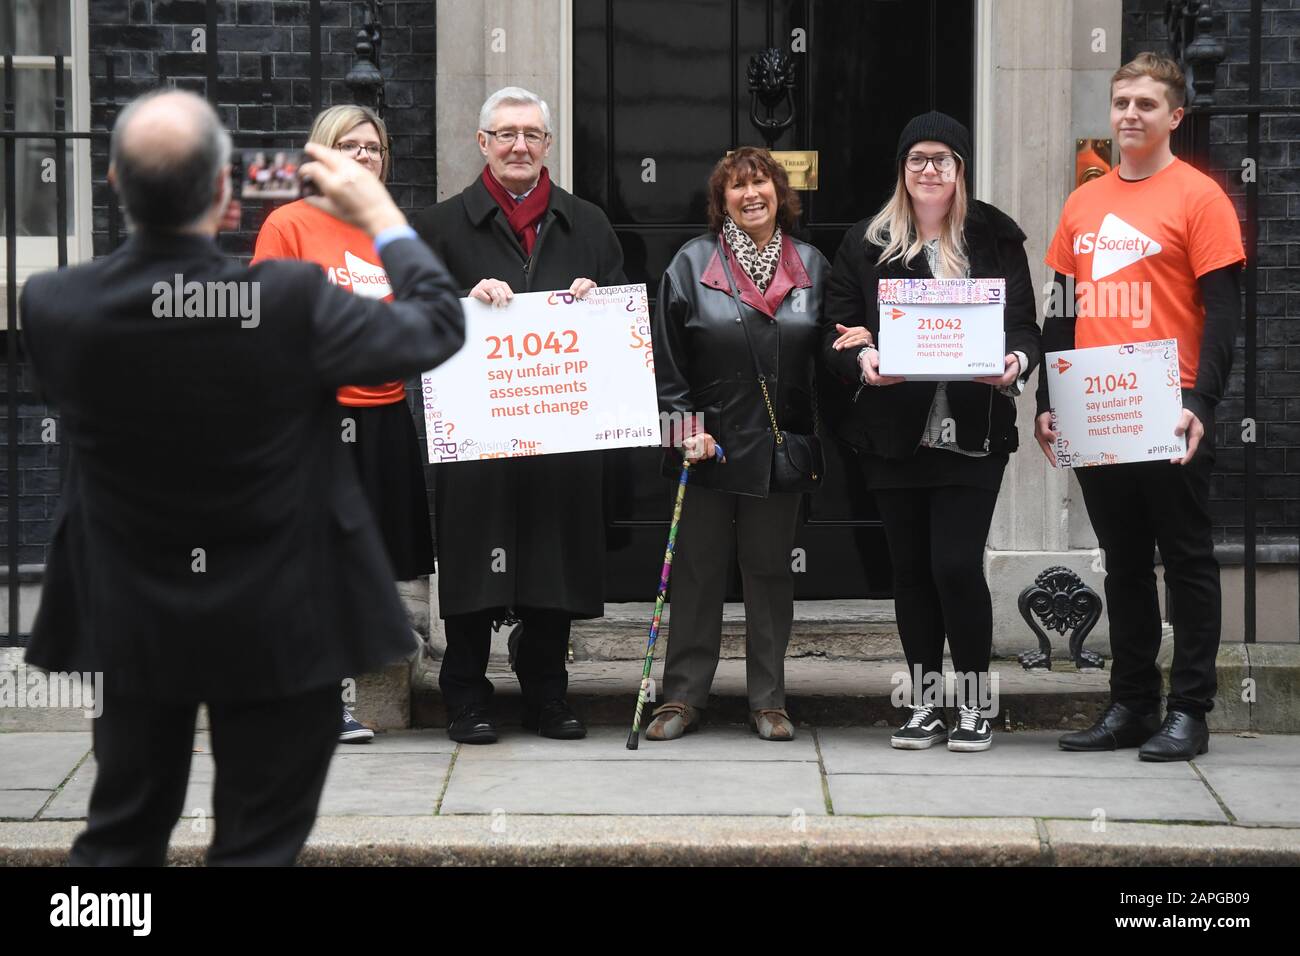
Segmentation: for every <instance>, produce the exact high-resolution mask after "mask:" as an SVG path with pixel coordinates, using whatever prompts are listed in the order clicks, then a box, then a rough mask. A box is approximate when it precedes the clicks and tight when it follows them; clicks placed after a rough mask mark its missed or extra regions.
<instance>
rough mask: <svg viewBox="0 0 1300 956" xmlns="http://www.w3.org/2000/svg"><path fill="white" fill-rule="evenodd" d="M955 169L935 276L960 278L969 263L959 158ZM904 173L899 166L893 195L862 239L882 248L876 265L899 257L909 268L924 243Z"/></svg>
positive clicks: (940, 235) (964, 202)
mask: <svg viewBox="0 0 1300 956" xmlns="http://www.w3.org/2000/svg"><path fill="white" fill-rule="evenodd" d="M954 172H955V175H956V179H957V190H956V192H955V193H953V197H952V205H951V206H950V207H949V208H948V215H947V217H946V218H945V219H944V222H943V228H942V229H941V230H940V231H939V265H940V266H941V267H942V268H941V269H940V270H939V271H941V272H942V273H943V275H942V276H935V278H936V279H943V278H949V279H955V278H959V277H961V276H963V275H965V274H966V269H967V268H968V266H969V265H970V260H969V259H968V258H967V256H966V177H965V176H964V175H963V164H962V161H961V158H960V157H958V159H957V168H956V170H955V171H954ZM906 176H907V174H906V172H905V171H904V169H903V167H902V166H901V165H900V166H899V167H898V182H897V183H896V184H895V186H894V194H893V195H892V196H890V197H889V201H888V202H886V203H885V204H884V205H883V206H881V207H880V212H878V213H876V214H875V216H873V217H872V219H871V222H870V223H868V225H867V234H866V237H865V241H866V242H868V243H870V244H871V245H873V246H879V247H880V248H881V250H883V251H882V252H881V253H880V258H878V259H877V260H876V265H881V264H882V263H884V262H894V261H897V260H899V259H902V260H903V265H905V266H908V267H909V268H910V267H911V265H912V260H913V259H915V258H916V254H917V253H918V252H920V251H921V250H922V247H923V245H924V243H922V242H921V236H920V232H919V231H918V230H917V228H916V215H915V212H914V211H913V209H912V197H911V196H910V195H909V194H908V192H907V179H906Z"/></svg>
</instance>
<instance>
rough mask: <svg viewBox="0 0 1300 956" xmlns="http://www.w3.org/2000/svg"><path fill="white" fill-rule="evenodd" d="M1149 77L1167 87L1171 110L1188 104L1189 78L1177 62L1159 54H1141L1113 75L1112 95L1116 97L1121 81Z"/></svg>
mask: <svg viewBox="0 0 1300 956" xmlns="http://www.w3.org/2000/svg"><path fill="white" fill-rule="evenodd" d="M1143 76H1148V77H1150V78H1151V79H1153V80H1155V81H1156V82H1157V83H1163V84H1164V85H1165V99H1166V100H1168V102H1169V108H1170V109H1171V110H1176V109H1178V108H1179V107H1180V106H1182V105H1183V104H1185V103H1186V102H1187V77H1186V76H1185V75H1184V74H1183V69H1182V67H1180V66H1179V65H1178V63H1177V61H1175V60H1172V59H1170V58H1169V57H1167V56H1161V55H1160V54H1159V53H1139V54H1138V55H1137V56H1135V57H1133V59H1131V60H1129V61H1128V62H1127V63H1125V64H1124V65H1123V66H1121V67H1120V68H1119V69H1118V70H1116V71H1115V72H1114V74H1112V75H1111V78H1110V93H1111V96H1114V95H1115V84H1116V83H1118V82H1120V81H1121V80H1136V79H1138V78H1139V77H1143Z"/></svg>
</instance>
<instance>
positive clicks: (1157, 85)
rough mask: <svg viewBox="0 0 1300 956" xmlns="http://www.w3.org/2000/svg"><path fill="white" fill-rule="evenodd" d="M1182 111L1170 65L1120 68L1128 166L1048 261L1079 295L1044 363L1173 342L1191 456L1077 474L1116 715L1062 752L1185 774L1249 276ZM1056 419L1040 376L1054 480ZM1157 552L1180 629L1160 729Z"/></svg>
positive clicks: (1205, 708) (1205, 682)
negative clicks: (1098, 560) (1070, 354)
mask: <svg viewBox="0 0 1300 956" xmlns="http://www.w3.org/2000/svg"><path fill="white" fill-rule="evenodd" d="M1185 97H1186V81H1185V79H1184V76H1183V73H1182V70H1181V69H1179V67H1178V65H1177V64H1176V63H1175V62H1174V61H1172V60H1170V59H1168V58H1167V57H1163V56H1157V55H1155V54H1151V53H1143V54H1141V55H1140V56H1138V57H1137V58H1135V59H1134V60H1133V61H1132V62H1131V63H1127V64H1125V65H1124V66H1122V67H1120V69H1119V70H1118V71H1117V72H1116V73H1115V75H1114V76H1113V77H1112V78H1111V105H1110V121H1111V126H1112V128H1113V132H1114V135H1115V141H1116V142H1117V143H1118V144H1119V150H1120V162H1119V166H1118V167H1116V168H1115V169H1113V170H1111V171H1110V172H1109V173H1108V174H1107V175H1105V176H1102V177H1100V178H1098V179H1095V180H1092V181H1091V182H1088V183H1085V184H1084V185H1083V186H1081V187H1079V188H1078V189H1077V190H1075V191H1074V192H1073V193H1072V194H1071V195H1070V198H1069V199H1068V200H1067V201H1066V204H1065V209H1064V210H1063V211H1062V213H1061V221H1060V225H1059V226H1058V228H1057V232H1056V237H1055V238H1054V239H1053V241H1052V244H1051V247H1050V249H1049V250H1048V254H1047V264H1048V265H1049V266H1051V267H1052V268H1053V269H1054V270H1055V272H1056V276H1055V289H1056V290H1060V289H1068V288H1070V286H1069V285H1068V283H1067V279H1072V280H1073V284H1074V295H1070V294H1066V295H1064V296H1059V297H1058V296H1056V295H1054V296H1053V297H1052V298H1053V300H1057V299H1059V300H1060V301H1062V302H1063V303H1064V309H1063V310H1056V313H1058V314H1054V313H1053V311H1052V310H1051V309H1049V310H1048V315H1047V319H1046V322H1045V323H1044V326H1043V350H1044V351H1045V352H1049V351H1058V350H1064V349H1073V348H1089V347H1093V346H1102V345H1121V344H1127V343H1132V342H1143V341H1155V340H1160V339H1177V340H1178V362H1179V366H1180V378H1181V386H1182V396H1183V411H1182V416H1181V419H1180V421H1179V423H1178V426H1177V429H1176V431H1175V435H1177V436H1179V437H1182V436H1183V435H1186V437H1187V453H1186V454H1185V455H1183V456H1181V457H1178V458H1174V459H1172V460H1170V461H1167V462H1166V461H1151V462H1141V463H1130V464H1118V465H1105V466H1101V467H1095V468H1080V469H1078V470H1076V471H1075V475H1076V477H1077V478H1078V479H1079V486H1080V488H1082V490H1083V499H1084V503H1085V505H1086V506H1087V509H1088V517H1089V518H1090V519H1091V521H1092V526H1093V529H1094V530H1095V531H1096V533H1097V540H1098V542H1099V543H1100V545H1101V547H1102V549H1103V550H1104V551H1105V554H1106V604H1107V612H1108V614H1109V617H1110V640H1111V652H1112V655H1113V663H1112V669H1111V678H1110V686H1111V703H1110V707H1109V708H1108V709H1107V711H1106V713H1105V714H1104V715H1103V716H1102V717H1101V719H1100V720H1098V721H1097V723H1096V724H1094V725H1093V726H1092V727H1091V728H1089V729H1088V730H1085V731H1081V732H1078V733H1071V734H1066V735H1065V736H1063V737H1062V738H1061V740H1060V745H1061V747H1062V749H1064V750H1083V751H1094V750H1115V749H1118V748H1121V747H1140V750H1139V756H1140V757H1141V758H1142V759H1143V760H1189V759H1191V758H1192V757H1195V756H1196V755H1197V754H1201V753H1205V751H1206V750H1207V749H1208V747H1209V731H1208V728H1207V725H1206V721H1205V715H1206V713H1208V712H1209V710H1210V709H1211V708H1212V707H1213V706H1214V694H1215V690H1216V679H1215V678H1216V675H1215V658H1216V656H1217V654H1218V650H1219V636H1220V626H1221V617H1222V614H1221V596H1220V588H1219V565H1218V562H1217V561H1216V560H1215V557H1214V540H1213V536H1212V529H1211V519H1210V512H1209V493H1210V473H1211V470H1212V468H1213V465H1214V408H1215V405H1216V404H1218V402H1219V399H1220V398H1222V396H1223V392H1224V388H1225V386H1226V383H1227V379H1228V371H1229V369H1230V368H1231V366H1232V350H1233V342H1234V339H1235V337H1236V333H1237V324H1238V322H1239V320H1240V313H1241V303H1240V292H1239V285H1238V276H1239V272H1240V267H1241V264H1242V263H1243V262H1244V261H1245V253H1244V251H1243V249H1242V244H1241V228H1240V226H1239V225H1238V222H1237V214H1236V211H1235V210H1234V209H1233V206H1232V202H1231V200H1229V199H1228V197H1227V196H1226V195H1225V194H1224V192H1223V190H1222V189H1220V188H1219V186H1218V185H1217V184H1216V183H1215V182H1214V181H1213V180H1211V179H1210V178H1209V177H1208V176H1206V175H1204V174H1203V173H1201V172H1199V171H1197V170H1196V169H1194V168H1192V167H1191V166H1189V165H1188V164H1187V163H1184V162H1183V161H1182V160H1180V159H1178V158H1177V157H1175V156H1174V154H1173V152H1172V151H1171V149H1170V147H1169V137H1170V134H1171V133H1172V132H1173V131H1174V130H1175V129H1177V127H1178V124H1179V123H1180V122H1181V121H1182V118H1183V102H1184V100H1185ZM1116 282H1122V283H1127V284H1128V285H1129V287H1130V288H1132V287H1134V286H1139V287H1142V288H1145V289H1146V290H1147V292H1146V294H1145V295H1143V296H1139V297H1137V298H1139V299H1141V300H1143V301H1145V303H1146V306H1145V308H1144V309H1141V310H1140V314H1139V313H1138V312H1135V311H1133V310H1131V309H1127V310H1126V309H1122V308H1119V309H1115V312H1116V314H1110V313H1109V312H1108V311H1107V310H1108V308H1111V305H1110V303H1111V302H1113V301H1115V298H1116V297H1112V296H1108V295H1106V294H1104V292H1103V291H1101V290H1102V289H1103V288H1104V287H1106V286H1107V285H1108V284H1109V283H1116ZM1128 301H1130V302H1131V301H1133V299H1132V298H1130V299H1129V300H1128ZM1085 302H1088V303H1091V305H1090V306H1088V307H1086V308H1085V306H1084V303H1085ZM1076 306H1077V308H1076ZM1062 311H1063V312H1064V314H1059V313H1060V312H1062ZM1050 404H1051V403H1050V401H1049V399H1048V392H1047V374H1046V368H1044V371H1043V372H1042V373H1041V374H1040V376H1039V382H1038V413H1039V414H1038V418H1037V420H1036V422H1035V435H1036V437H1037V439H1038V443H1039V445H1040V446H1041V447H1042V449H1043V452H1044V454H1046V455H1047V457H1048V460H1050V461H1051V462H1052V463H1053V465H1055V464H1056V456H1055V455H1054V454H1053V444H1054V442H1055V441H1056V434H1055V433H1054V432H1053V431H1052V428H1051V415H1050V413H1049V412H1048V408H1049V406H1050ZM1157 546H1158V547H1159V548H1160V558H1161V562H1162V564H1163V565H1164V572H1165V583H1166V584H1167V585H1168V587H1169V594H1170V604H1171V609H1170V621H1171V623H1172V624H1173V628H1174V659H1173V667H1172V671H1171V673H1170V691H1169V697H1168V701H1167V714H1166V716H1165V719H1164V722H1163V723H1161V721H1160V715H1159V709H1160V690H1161V677H1160V668H1159V667H1158V666H1157V664H1156V656H1157V654H1158V652H1159V650H1160V631H1161V627H1160V606H1159V603H1158V600H1157V595H1156V578H1155V571H1154V561H1153V555H1154V551H1155V548H1156V547H1157Z"/></svg>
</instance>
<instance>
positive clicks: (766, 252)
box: [722, 216, 781, 292]
mask: <svg viewBox="0 0 1300 956" xmlns="http://www.w3.org/2000/svg"><path fill="white" fill-rule="evenodd" d="M722 235H723V238H725V239H726V240H727V245H728V246H730V247H731V252H732V255H734V256H735V257H736V261H737V262H739V263H740V267H741V268H742V269H744V270H745V275H747V276H749V278H750V280H751V281H752V282H753V283H754V285H756V286H758V291H759V292H766V291H767V287H768V286H769V285H771V284H772V277H773V276H774V275H776V266H777V263H778V262H780V261H781V227H780V226H777V227H776V230H775V231H774V232H773V233H772V238H771V239H769V240H768V243H767V245H766V246H764V247H763V250H762V251H761V252H760V251H759V248H758V246H757V245H756V244H755V242H754V240H753V239H751V238H749V234H748V233H747V232H745V230H743V229H741V228H740V227H739V226H737V225H736V224H735V222H734V221H732V218H731V217H730V216H727V217H725V218H724V219H723V220H722Z"/></svg>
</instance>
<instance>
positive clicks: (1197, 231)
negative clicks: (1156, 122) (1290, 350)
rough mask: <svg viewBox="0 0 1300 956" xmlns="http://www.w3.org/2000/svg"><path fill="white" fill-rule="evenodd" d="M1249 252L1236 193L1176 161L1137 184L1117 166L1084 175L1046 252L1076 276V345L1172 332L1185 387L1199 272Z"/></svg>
mask: <svg viewBox="0 0 1300 956" xmlns="http://www.w3.org/2000/svg"><path fill="white" fill-rule="evenodd" d="M1245 258H1246V254H1245V251H1244V249H1243V248H1242V244H1241V226H1240V225H1239V224H1238V222H1237V212H1236V210H1235V209H1234V208H1233V206H1232V201H1231V200H1230V199H1229V198H1228V197H1227V195H1226V194H1225V193H1224V192H1223V190H1222V189H1220V188H1219V186H1218V184H1216V183H1215V182H1214V180H1212V179H1210V178H1209V177H1208V176H1206V175H1205V174H1204V173H1202V172H1200V171H1198V170H1196V169H1193V168H1192V167H1191V166H1189V165H1187V163H1185V162H1183V161H1182V160H1181V159H1175V160H1174V161H1173V162H1172V163H1170V164H1169V165H1168V166H1166V167H1165V168H1164V169H1162V170H1160V172H1158V173H1156V174H1155V175H1154V176H1151V177H1149V178H1148V179H1144V180H1141V181H1139V182H1126V181H1124V180H1123V179H1120V177H1119V169H1118V167H1116V168H1115V169H1112V170H1111V171H1110V172H1109V173H1107V174H1106V175H1105V176H1101V177H1099V178H1097V179H1094V180H1092V181H1091V182H1087V183H1084V184H1083V185H1082V186H1080V187H1079V188H1078V189H1076V190H1075V191H1074V192H1073V193H1071V194H1070V198H1069V199H1067V200H1066V203H1065V208H1064V209H1063V210H1062V211H1061V222H1060V225H1059V226H1058V227H1057V229H1056V236H1055V238H1053V240H1052V244H1051V247H1050V248H1049V249H1048V251H1047V264H1048V265H1049V266H1050V267H1051V268H1052V269H1054V270H1056V271H1057V272H1060V273H1061V274H1063V275H1066V276H1073V277H1074V297H1075V311H1076V315H1077V316H1078V320H1077V323H1076V325H1075V333H1074V344H1075V347H1076V348H1081V349H1082V348H1091V347H1093V346H1097V345H1121V344H1124V343H1128V342H1150V341H1154V340H1157V339H1177V340H1178V364H1179V366H1180V372H1181V378H1182V385H1183V388H1192V387H1194V386H1195V384H1196V369H1197V365H1198V364H1199V362H1200V357H1201V333H1202V332H1203V330H1204V327H1205V307H1204V304H1203V303H1202V302H1201V290H1200V287H1199V286H1197V284H1196V280H1197V279H1199V278H1200V277H1201V276H1203V275H1205V274H1206V273H1207V272H1213V271H1214V270H1215V269H1222V268H1223V267H1224V266H1230V265H1233V264H1235V263H1240V262H1244V261H1245ZM1067 294H1068V290H1067Z"/></svg>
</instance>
